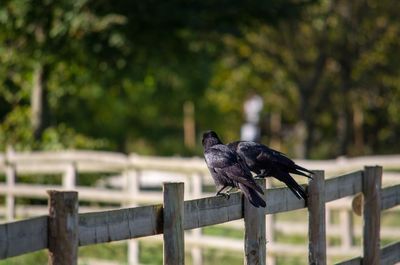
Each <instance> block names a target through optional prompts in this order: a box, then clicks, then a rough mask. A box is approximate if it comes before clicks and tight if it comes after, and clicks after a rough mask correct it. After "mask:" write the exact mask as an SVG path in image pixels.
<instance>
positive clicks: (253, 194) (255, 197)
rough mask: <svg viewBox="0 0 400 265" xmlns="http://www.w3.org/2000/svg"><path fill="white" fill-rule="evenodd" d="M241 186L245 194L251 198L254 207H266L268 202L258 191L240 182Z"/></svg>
mask: <svg viewBox="0 0 400 265" xmlns="http://www.w3.org/2000/svg"><path fill="white" fill-rule="evenodd" d="M239 188H240V189H241V190H242V192H243V194H244V196H245V197H246V198H247V199H248V200H249V202H250V203H251V204H252V205H253V206H254V207H257V208H258V207H260V206H261V207H265V206H267V204H266V203H265V201H264V199H263V198H262V197H261V196H260V195H259V194H258V193H257V191H255V190H253V189H252V188H250V187H248V186H246V185H244V184H242V183H239Z"/></svg>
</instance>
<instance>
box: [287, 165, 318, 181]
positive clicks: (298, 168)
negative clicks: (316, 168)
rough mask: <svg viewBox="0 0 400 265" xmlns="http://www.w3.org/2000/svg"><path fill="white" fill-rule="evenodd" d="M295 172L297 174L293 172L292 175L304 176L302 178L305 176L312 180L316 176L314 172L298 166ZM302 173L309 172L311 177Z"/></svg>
mask: <svg viewBox="0 0 400 265" xmlns="http://www.w3.org/2000/svg"><path fill="white" fill-rule="evenodd" d="M293 171H295V172H291V173H294V174H298V175H302V176H305V177H307V178H312V175H314V172H312V171H310V170H308V169H307V168H304V167H301V166H299V165H297V164H295V165H294V169H293ZM301 171H304V172H307V173H308V174H310V175H307V174H305V173H304V172H301Z"/></svg>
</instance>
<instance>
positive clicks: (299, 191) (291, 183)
mask: <svg viewBox="0 0 400 265" xmlns="http://www.w3.org/2000/svg"><path fill="white" fill-rule="evenodd" d="M275 177H276V178H277V179H278V180H280V181H282V182H283V183H285V184H286V186H288V188H289V189H290V190H291V191H292V192H293V194H294V195H296V197H297V198H298V199H302V198H303V199H304V200H306V199H307V193H306V191H305V190H304V188H303V187H302V186H300V185H299V184H298V183H297V182H296V181H295V180H294V179H293V178H292V176H290V175H289V173H286V172H283V171H280V172H278V174H277V175H276V176H275Z"/></svg>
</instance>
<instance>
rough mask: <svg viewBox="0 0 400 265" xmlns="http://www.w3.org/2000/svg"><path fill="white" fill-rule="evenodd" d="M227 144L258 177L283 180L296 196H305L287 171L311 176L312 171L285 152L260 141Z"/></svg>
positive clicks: (304, 192)
mask: <svg viewBox="0 0 400 265" xmlns="http://www.w3.org/2000/svg"><path fill="white" fill-rule="evenodd" d="M227 146H228V147H229V149H231V150H234V151H236V153H237V154H238V155H239V156H240V157H241V158H242V159H243V161H244V162H245V163H246V165H247V167H248V168H249V169H250V170H251V171H253V172H254V173H256V174H257V176H258V177H269V176H271V177H274V178H276V179H278V180H280V181H282V182H284V183H285V184H286V185H287V186H288V188H289V189H290V190H291V191H292V192H293V194H294V195H296V197H297V198H299V199H301V198H303V199H306V198H307V194H306V191H305V190H304V188H303V187H302V186H300V185H299V184H298V183H297V182H296V181H295V180H294V179H293V178H292V176H290V174H289V173H292V174H297V175H302V176H305V177H308V178H312V176H311V175H312V174H313V173H312V172H311V171H310V170H308V169H306V168H304V167H301V166H299V165H297V164H296V163H295V162H294V161H293V160H291V159H290V158H289V157H287V156H286V155H285V154H283V153H281V152H279V151H276V150H274V149H271V148H269V147H267V146H265V145H263V144H260V143H256V142H250V141H236V142H232V143H230V144H228V145H227ZM306 173H308V174H306Z"/></svg>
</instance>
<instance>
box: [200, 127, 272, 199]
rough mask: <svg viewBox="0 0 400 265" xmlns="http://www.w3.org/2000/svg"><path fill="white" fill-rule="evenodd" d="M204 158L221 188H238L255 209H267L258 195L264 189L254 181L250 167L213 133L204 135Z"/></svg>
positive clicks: (209, 132)
mask: <svg viewBox="0 0 400 265" xmlns="http://www.w3.org/2000/svg"><path fill="white" fill-rule="evenodd" d="M202 144H203V147H204V158H205V161H206V164H207V167H208V169H209V170H210V173H211V176H212V177H213V179H214V182H215V184H216V185H217V186H219V187H236V188H239V189H241V190H242V191H243V194H244V195H245V196H246V198H247V199H248V200H249V201H250V202H251V204H252V205H254V206H255V207H259V206H261V207H265V205H266V204H265V201H264V200H263V199H262V197H261V196H260V195H259V194H258V193H257V192H259V193H261V194H264V192H263V189H262V188H261V186H260V185H258V184H257V183H256V182H255V180H254V179H253V177H252V175H251V172H250V169H249V167H247V165H246V163H245V162H244V161H243V160H242V158H241V157H240V156H239V155H238V154H237V153H236V151H234V150H231V149H229V148H228V147H227V146H226V145H224V144H222V142H221V140H220V139H219V137H218V135H217V134H216V133H215V132H213V131H208V132H205V133H204V134H203V140H202ZM217 194H218V193H217Z"/></svg>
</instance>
